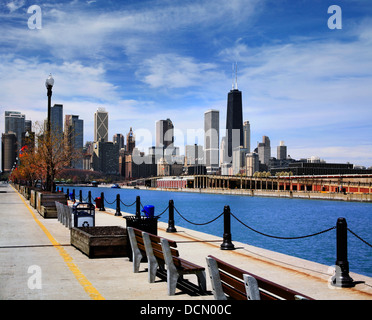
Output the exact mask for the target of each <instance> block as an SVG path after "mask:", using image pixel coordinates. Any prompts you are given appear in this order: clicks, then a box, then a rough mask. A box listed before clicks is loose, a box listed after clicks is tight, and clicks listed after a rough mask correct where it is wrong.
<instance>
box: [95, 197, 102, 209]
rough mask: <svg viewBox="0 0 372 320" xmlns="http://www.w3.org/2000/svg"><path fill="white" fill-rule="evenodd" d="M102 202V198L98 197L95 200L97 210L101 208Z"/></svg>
mask: <svg viewBox="0 0 372 320" xmlns="http://www.w3.org/2000/svg"><path fill="white" fill-rule="evenodd" d="M101 201H102V198H101V197H97V198H95V199H94V202H95V203H96V207H97V208H101Z"/></svg>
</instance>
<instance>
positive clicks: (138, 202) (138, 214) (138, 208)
mask: <svg viewBox="0 0 372 320" xmlns="http://www.w3.org/2000/svg"><path fill="white" fill-rule="evenodd" d="M136 218H137V219H141V198H140V196H137V197H136Z"/></svg>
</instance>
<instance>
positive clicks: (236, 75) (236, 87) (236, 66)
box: [235, 62, 238, 90]
mask: <svg viewBox="0 0 372 320" xmlns="http://www.w3.org/2000/svg"><path fill="white" fill-rule="evenodd" d="M235 89H237V90H238V63H237V62H235Z"/></svg>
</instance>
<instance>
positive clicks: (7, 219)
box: [0, 184, 372, 301]
mask: <svg viewBox="0 0 372 320" xmlns="http://www.w3.org/2000/svg"><path fill="white" fill-rule="evenodd" d="M123 215H127V214H126V213H124V212H123ZM96 225H97V226H123V227H125V225H126V220H125V219H123V217H117V216H114V212H113V210H110V209H107V211H104V212H101V211H96ZM166 228H167V225H166V224H165V223H162V222H159V223H158V234H159V235H160V236H164V237H166V238H169V239H174V240H176V241H177V242H178V248H179V252H180V254H181V256H182V257H183V258H184V259H186V260H189V261H192V262H194V263H197V264H200V265H202V266H205V267H206V270H207V265H206V260H205V258H206V257H207V256H208V255H214V256H216V257H218V258H220V259H222V260H225V261H227V262H229V263H230V264H232V265H235V266H237V267H239V268H241V269H244V270H247V271H249V272H251V273H254V274H256V275H258V276H261V277H264V278H267V279H270V280H271V281H274V282H276V283H279V284H281V285H283V286H286V287H289V288H291V289H294V290H296V291H299V292H301V293H303V294H305V295H308V296H310V297H313V298H314V299H319V300H372V278H370V277H366V276H363V275H359V274H354V273H352V272H351V273H350V276H351V277H352V278H353V279H354V280H355V281H361V282H362V283H359V284H357V285H356V286H355V287H354V288H349V289H345V288H343V289H340V288H335V287H332V286H330V285H329V279H330V277H331V276H332V270H331V268H330V267H329V266H325V265H321V264H318V263H314V262H310V261H306V260H302V259H298V258H295V257H291V256H287V255H283V254H280V253H276V252H272V251H268V250H264V249H260V248H257V247H253V246H250V245H247V244H243V243H238V242H234V241H233V242H234V245H235V247H236V250H231V251H222V250H220V244H221V242H222V239H221V238H220V237H216V236H212V235H208V234H205V233H201V232H196V231H192V230H189V229H186V228H182V227H178V226H176V228H177V231H178V232H177V233H166V231H165V230H166ZM146 267H147V265H146V264H145V263H143V264H141V269H140V270H141V272H140V273H133V270H132V262H130V261H129V260H128V258H100V259H89V258H88V257H87V256H86V255H84V254H83V253H82V252H81V251H79V250H77V249H76V248H75V247H73V246H71V245H70V231H69V229H68V228H66V227H65V226H63V225H62V224H61V223H60V222H59V221H58V220H57V219H44V218H43V217H42V216H40V215H39V213H38V212H37V211H36V210H35V209H34V208H32V207H31V206H30V205H29V202H28V201H27V200H25V199H24V198H23V197H22V196H21V195H20V194H19V193H18V192H16V191H15V190H14V189H13V188H12V187H11V186H10V185H6V184H0V299H1V300H15V299H20V300H67V299H69V300H70V299H72V300H91V299H106V300H190V301H191V300H194V301H202V300H213V295H212V294H208V295H204V296H194V295H189V294H188V293H185V292H183V291H181V290H179V289H177V291H176V295H174V296H168V295H167V284H166V282H165V281H162V280H160V279H158V280H157V281H156V282H155V283H153V284H150V283H148V280H147V277H148V274H147V272H146V270H145V268H146ZM206 273H207V289H208V290H209V291H211V284H210V281H209V274H208V270H207V271H206ZM187 278H188V279H189V280H190V281H192V282H195V283H196V277H195V276H192V275H191V276H187Z"/></svg>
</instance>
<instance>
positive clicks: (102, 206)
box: [99, 192, 105, 211]
mask: <svg viewBox="0 0 372 320" xmlns="http://www.w3.org/2000/svg"><path fill="white" fill-rule="evenodd" d="M99 211H105V195H104V193H103V192H101V207H100V208H99Z"/></svg>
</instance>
